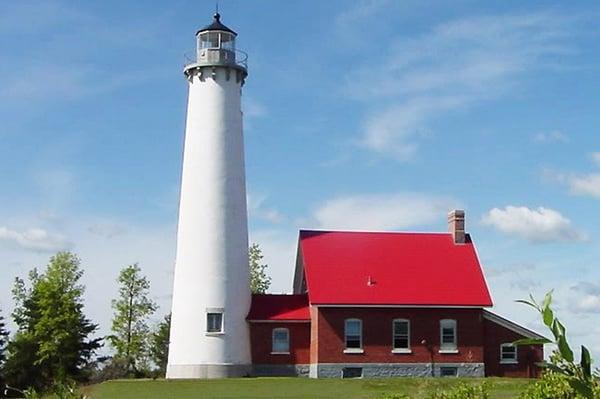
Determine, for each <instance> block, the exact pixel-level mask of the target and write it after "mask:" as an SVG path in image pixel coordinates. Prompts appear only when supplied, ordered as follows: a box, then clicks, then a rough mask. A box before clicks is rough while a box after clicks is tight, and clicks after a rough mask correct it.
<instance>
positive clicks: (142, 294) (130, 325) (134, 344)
mask: <svg viewBox="0 0 600 399" xmlns="http://www.w3.org/2000/svg"><path fill="white" fill-rule="evenodd" d="M117 281H118V283H119V297H118V298H117V299H114V300H113V301H112V307H113V309H114V311H115V313H114V315H113V319H112V332H113V334H112V335H111V336H110V337H109V340H110V343H111V345H112V347H113V348H114V349H115V350H116V355H115V357H116V358H120V359H125V361H126V364H127V371H128V373H129V374H130V375H131V376H134V377H141V376H144V375H146V374H147V370H148V358H149V346H150V345H149V339H150V329H149V327H148V317H150V316H151V315H152V314H153V313H154V311H155V310H156V308H157V306H156V304H155V303H154V301H152V300H151V299H150V298H149V297H148V294H149V290H150V282H149V281H148V279H147V278H146V277H145V276H142V275H141V269H140V267H139V266H138V265H137V264H134V265H130V266H127V267H125V268H124V269H122V270H121V272H120V273H119V278H118V279H117Z"/></svg>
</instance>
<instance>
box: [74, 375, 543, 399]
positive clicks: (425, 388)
mask: <svg viewBox="0 0 600 399" xmlns="http://www.w3.org/2000/svg"><path fill="white" fill-rule="evenodd" d="M484 381H487V383H488V385H489V388H490V394H491V399H504V398H506V399H508V398H516V397H518V396H519V393H520V392H521V391H522V390H523V389H524V388H525V387H526V386H527V385H528V384H530V383H532V380H527V379H515V378H467V379H461V378H389V379H364V380H360V379H358V380H341V379H319V380H316V379H308V378H282V377H277V378H239V379H224V380H179V381H177V380H156V381H152V380H116V381H108V382H104V383H102V384H98V385H93V386H90V387H86V389H85V393H86V394H87V395H88V397H91V398H92V399H108V398H111V399H112V398H119V399H154V398H156V399H159V398H160V399H171V398H173V399H196V398H202V399H209V398H219V399H227V398H232V399H233V398H236V399H238V398H240V399H245V398H247V399H250V398H256V399H258V398H261V399H262V398H289V399H300V398H316V399H319V398H323V399H324V398H334V399H355V398H356V399H372V398H375V399H377V398H380V397H381V396H382V395H384V394H386V393H388V394H389V393H405V394H408V395H409V396H410V397H411V398H415V399H422V398H427V395H428V394H429V393H431V392H434V391H435V390H436V389H444V388H448V387H451V386H454V385H456V384H458V383H460V382H466V383H469V384H480V383H482V382H484Z"/></svg>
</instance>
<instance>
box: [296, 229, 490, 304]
mask: <svg viewBox="0 0 600 399" xmlns="http://www.w3.org/2000/svg"><path fill="white" fill-rule="evenodd" d="M467 241H468V242H467V243H465V244H455V243H454V240H453V238H452V235H451V234H449V233H395V232H386V233H371V232H344V231H306V230H303V231H300V243H299V245H300V250H301V252H300V256H301V260H302V263H301V264H300V266H302V264H303V265H304V270H305V278H306V286H307V289H308V295H309V299H310V303H311V304H322V305H327V304H329V305H334V304H338V305H414V306H478V307H479V306H482V307H483V306H492V299H491V297H490V294H489V291H488V288H487V284H486V282H485V278H484V276H483V272H482V271H481V266H480V265H479V260H478V258H477V253H476V251H475V247H474V245H473V243H472V242H471V241H470V238H468V240H467Z"/></svg>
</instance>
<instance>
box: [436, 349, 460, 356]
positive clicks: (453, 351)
mask: <svg viewBox="0 0 600 399" xmlns="http://www.w3.org/2000/svg"><path fill="white" fill-rule="evenodd" d="M438 353H441V354H442V355H451V354H456V353H458V349H440V350H439V351H438Z"/></svg>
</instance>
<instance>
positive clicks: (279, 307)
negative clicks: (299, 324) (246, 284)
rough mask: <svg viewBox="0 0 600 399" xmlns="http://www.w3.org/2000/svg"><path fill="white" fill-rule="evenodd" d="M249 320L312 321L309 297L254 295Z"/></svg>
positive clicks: (304, 295)
mask: <svg viewBox="0 0 600 399" xmlns="http://www.w3.org/2000/svg"><path fill="white" fill-rule="evenodd" d="M246 319H247V320H253V321H258V320H269V321H291V320H310V311H309V309H308V296H307V295H306V294H302V295H274V294H253V295H252V304H251V305H250V313H248V317H247V318H246Z"/></svg>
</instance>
